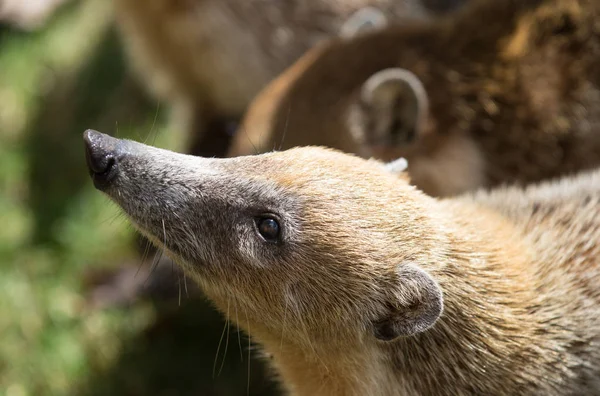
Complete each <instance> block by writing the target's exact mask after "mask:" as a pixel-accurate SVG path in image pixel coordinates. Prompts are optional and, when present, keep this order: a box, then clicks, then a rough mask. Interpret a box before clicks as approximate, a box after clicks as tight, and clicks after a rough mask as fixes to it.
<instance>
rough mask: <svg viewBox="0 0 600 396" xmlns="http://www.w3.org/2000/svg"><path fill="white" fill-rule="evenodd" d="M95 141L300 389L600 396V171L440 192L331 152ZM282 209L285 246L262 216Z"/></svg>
mask: <svg viewBox="0 0 600 396" xmlns="http://www.w3.org/2000/svg"><path fill="white" fill-rule="evenodd" d="M86 140H87V144H88V157H89V158H93V161H92V162H90V163H91V164H92V165H90V166H91V168H92V169H95V172H97V173H94V172H92V175H93V177H94V180H95V181H96V183H97V184H96V185H97V186H98V188H100V189H101V190H102V191H104V192H105V193H107V194H108V195H109V196H110V197H111V198H112V199H113V200H114V201H115V202H117V203H118V204H119V205H120V206H121V207H122V208H123V209H124V211H125V212H126V213H127V214H128V215H129V217H130V218H131V219H132V221H133V222H134V224H136V225H137V227H138V228H139V229H140V230H141V231H142V232H143V233H144V234H145V235H147V236H149V237H150V238H151V239H152V240H153V241H154V242H155V243H157V244H158V245H160V246H162V247H164V248H165V249H166V251H167V252H169V254H170V255H171V256H172V257H174V258H175V260H176V261H177V262H178V263H179V264H180V265H181V266H182V267H183V268H184V270H185V271H186V272H187V273H188V274H189V275H190V276H192V277H194V279H195V280H196V281H197V282H198V283H199V285H200V286H201V287H202V289H203V291H204V292H205V293H206V295H207V296H208V297H209V298H210V299H211V300H212V301H213V302H214V303H215V304H216V305H217V306H218V307H219V309H220V310H221V311H222V312H223V313H224V314H225V315H227V317H228V318H229V319H230V320H232V321H234V322H236V323H238V324H239V325H240V326H241V327H243V328H244V329H245V330H246V331H247V332H248V333H249V334H251V335H252V337H253V338H254V339H255V340H257V341H258V342H260V343H261V344H262V345H263V347H264V348H265V350H266V351H267V352H268V353H269V354H271V355H272V356H273V359H272V362H273V364H274V366H275V367H276V368H277V369H278V372H279V373H280V375H281V378H282V380H283V383H284V384H285V385H286V388H288V389H289V390H290V392H291V394H293V395H306V396H309V395H310V396H312V395H316V396H319V395H357V396H358V395H361V396H362V395H381V396H388V395H390V396H391V395H467V394H477V395H548V396H553V395H600V348H599V347H598V345H599V344H598V342H600V308H598V307H599V304H600V289H599V288H598V282H599V281H600V243H599V242H600V171H595V172H593V173H588V174H583V175H580V176H577V177H573V178H571V179H563V180H562V181H558V182H553V183H547V184H542V185H538V186H533V187H529V188H527V189H520V188H516V187H515V188H502V189H497V190H495V191H492V192H489V193H487V192H480V193H477V194H475V195H469V196H465V197H462V198H453V199H446V200H438V199H435V198H432V197H429V196H426V195H425V194H423V193H421V192H420V191H418V190H416V189H415V188H414V187H411V186H409V185H408V184H407V182H406V181H405V180H403V178H398V177H396V176H395V175H393V174H391V173H389V171H387V170H386V169H384V167H383V166H382V164H381V163H379V162H376V161H373V160H371V161H366V160H364V159H360V158H357V157H354V156H351V155H347V154H342V153H340V152H337V151H333V150H329V149H323V148H314V147H308V148H297V149H292V150H288V151H284V152H275V153H268V154H263V155H259V156H248V157H239V158H232V159H206V158H198V157H191V156H183V155H180V154H175V153H172V152H168V151H165V150H159V149H155V148H151V147H148V146H145V145H141V144H139V143H133V142H129V141H122V140H117V139H112V138H109V137H107V136H106V135H100V134H98V133H94V132H88V135H86ZM105 158H106V159H109V158H110V159H111V161H112V165H107V164H110V162H107V160H106V159H105ZM107 166H108V167H109V169H108V170H106V169H107ZM111 166H112V169H110V167H111ZM106 175H111V179H110V181H109V183H106V181H105V182H104V184H98V183H100V182H102V180H104V179H102V178H105V177H106ZM265 212H268V213H270V214H271V215H272V216H276V217H277V218H278V219H279V224H280V225H281V227H282V231H281V236H280V238H279V239H278V241H277V242H267V241H265V240H264V239H262V238H261V237H260V236H259V235H258V231H257V229H256V228H254V227H253V226H252V224H253V223H254V221H255V220H256V218H257V217H255V216H258V218H260V217H261V216H263V215H262V214H261V213H265ZM428 279H429V281H428ZM436 290H438V291H439V292H440V293H441V294H440V298H442V295H443V310H441V311H440V310H438V309H436V308H435V306H434V305H432V304H434V303H435V301H434V300H435V296H436ZM432 298H433V299H432ZM432 307H433V309H432ZM428 315H429V316H428ZM431 315H434V316H435V320H433V321H432V320H431V318H432V316H431ZM438 316H439V317H438ZM423 320H424V321H425V322H422V323H421V324H422V325H423V326H421V325H419V326H420V327H418V328H413V329H412V330H411V329H409V328H408V327H406V326H408V325H410V324H411V323H412V324H419V321H423ZM408 333H410V334H408ZM382 339H389V341H382Z"/></svg>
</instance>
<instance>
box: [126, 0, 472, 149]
mask: <svg viewBox="0 0 600 396" xmlns="http://www.w3.org/2000/svg"><path fill="white" fill-rule="evenodd" d="M461 2H462V1H457V0H442V1H437V2H436V1H424V2H423V3H424V4H425V5H423V4H422V3H421V1H418V0H331V1H329V0H308V1H304V0H302V1H290V0H286V1H283V2H277V1H273V0H250V1H244V0H115V3H116V11H117V20H118V22H119V26H120V28H121V29H120V30H121V33H122V36H123V38H124V43H125V44H126V48H127V50H128V51H127V52H128V54H129V57H130V59H131V61H132V64H133V66H134V68H135V70H136V71H137V72H138V74H139V75H140V76H141V77H142V79H143V80H144V81H145V83H146V84H147V85H148V86H149V87H150V88H151V91H152V92H153V94H154V95H155V96H156V97H158V98H160V99H162V100H166V101H167V102H168V103H169V104H171V105H173V106H174V108H175V111H176V116H175V117H176V119H177V120H179V123H180V125H181V126H182V127H183V128H185V129H187V130H188V132H189V133H188V136H189V138H190V139H192V140H193V141H195V142H194V143H193V145H196V146H199V147H198V148H199V149H200V150H201V152H205V153H207V152H209V151H215V150H211V149H210V148H208V150H207V147H206V145H207V144H210V143H211V142H210V140H211V139H212V140H214V139H221V140H227V139H226V138H224V137H223V136H219V134H221V135H222V134H224V133H226V131H223V130H221V131H219V129H223V128H222V127H219V125H218V123H215V119H216V121H220V120H222V119H224V118H225V119H227V118H229V119H232V120H235V119H237V118H239V117H240V116H241V115H242V113H243V112H244V110H245V108H246V106H247V104H248V103H249V102H250V100H251V99H252V98H253V97H254V96H255V95H256V94H257V93H258V92H259V90H260V89H261V88H262V87H263V86H265V85H266V84H267V83H268V82H269V81H270V80H271V79H272V78H274V77H275V76H277V75H278V74H279V73H280V72H281V71H283V70H284V68H286V67H288V66H289V65H291V64H292V63H293V62H294V61H295V60H296V59H298V58H299V57H300V56H301V55H302V54H303V53H304V51H306V50H308V49H309V48H310V47H312V46H313V45H314V44H315V43H317V42H320V41H322V40H324V39H326V38H329V37H331V36H334V35H337V34H338V32H339V29H340V27H341V26H342V24H343V23H344V22H345V21H346V20H347V18H349V17H350V16H351V15H352V14H353V13H354V12H355V11H357V10H358V9H361V8H362V7H365V6H370V5H371V6H375V7H377V8H379V9H381V10H382V12H384V13H385V14H386V15H387V16H389V17H390V18H395V19H401V18H402V17H406V18H427V17H428V16H430V15H431V14H432V12H437V11H439V12H446V11H449V10H450V9H453V8H455V7H457V6H458V4H460V3H461ZM428 7H429V8H428ZM205 131H210V134H211V135H212V136H209V137H208V139H206V138H205V137H206V136H205V134H204V132H205ZM221 144H223V143H221ZM216 150H217V151H218V148H216ZM223 154H224V153H223Z"/></svg>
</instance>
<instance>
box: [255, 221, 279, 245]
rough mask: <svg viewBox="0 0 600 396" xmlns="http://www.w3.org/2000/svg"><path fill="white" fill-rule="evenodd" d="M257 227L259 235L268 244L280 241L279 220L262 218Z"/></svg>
mask: <svg viewBox="0 0 600 396" xmlns="http://www.w3.org/2000/svg"><path fill="white" fill-rule="evenodd" d="M256 226H257V227H258V233H259V234H260V235H261V236H262V237H263V238H264V239H265V240H266V241H267V242H277V240H278V239H279V230H280V227H279V223H278V222H277V220H275V219H272V218H270V217H261V218H259V219H258V220H257V223H256Z"/></svg>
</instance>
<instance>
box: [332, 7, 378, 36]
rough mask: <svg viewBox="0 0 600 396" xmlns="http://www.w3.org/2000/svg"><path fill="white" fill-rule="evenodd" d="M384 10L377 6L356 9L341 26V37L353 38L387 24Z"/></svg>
mask: <svg viewBox="0 0 600 396" xmlns="http://www.w3.org/2000/svg"><path fill="white" fill-rule="evenodd" d="M387 22H388V21H387V18H386V16H385V14H384V13H383V11H381V10H379V9H377V8H375V7H363V8H361V9H359V10H358V11H355V12H354V14H352V15H351V16H350V17H349V18H348V19H347V20H346V22H344V23H343V25H342V27H341V28H340V37H343V38H351V37H354V36H356V35H357V34H360V33H363V32H367V31H372V30H377V29H381V28H383V27H385V26H387Z"/></svg>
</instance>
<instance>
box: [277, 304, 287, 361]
mask: <svg viewBox="0 0 600 396" xmlns="http://www.w3.org/2000/svg"><path fill="white" fill-rule="evenodd" d="M284 299H285V308H284V309H283V322H282V324H281V339H280V340H279V353H281V348H282V347H283V333H284V331H285V318H286V317H287V310H288V302H289V301H288V299H287V298H284Z"/></svg>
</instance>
